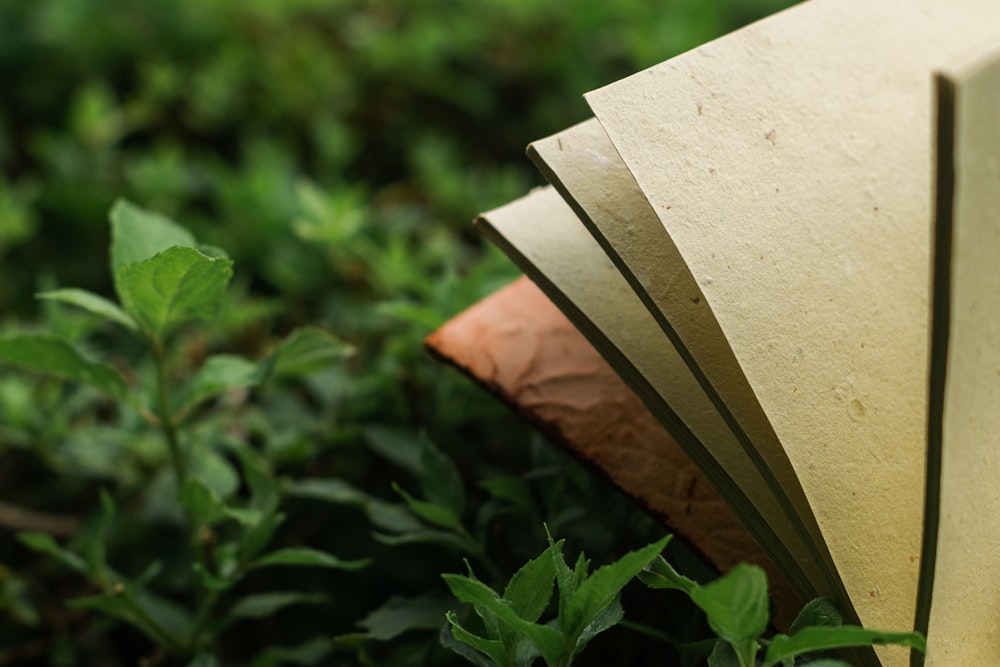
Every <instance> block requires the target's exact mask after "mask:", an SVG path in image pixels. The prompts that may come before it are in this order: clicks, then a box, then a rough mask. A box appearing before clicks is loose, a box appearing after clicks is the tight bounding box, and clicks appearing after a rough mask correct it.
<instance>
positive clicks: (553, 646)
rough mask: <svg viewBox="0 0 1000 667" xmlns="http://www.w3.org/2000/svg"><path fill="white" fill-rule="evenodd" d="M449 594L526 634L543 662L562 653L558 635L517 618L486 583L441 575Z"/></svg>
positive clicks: (511, 607)
mask: <svg viewBox="0 0 1000 667" xmlns="http://www.w3.org/2000/svg"><path fill="white" fill-rule="evenodd" d="M442 576H443V578H444V580H445V583H447V584H448V588H450V589H451V592H452V594H453V595H454V596H455V597H456V598H458V599H459V600H461V601H462V602H468V603H470V604H473V605H475V606H476V608H477V609H480V608H481V609H483V610H485V611H488V612H489V613H491V614H493V615H494V616H496V618H497V620H498V621H500V622H501V623H504V624H506V625H507V626H508V627H510V628H511V629H512V630H514V631H516V632H519V633H520V634H522V635H524V636H526V637H527V638H528V639H530V640H531V642H532V643H533V644H534V645H535V647H536V648H537V649H538V652H539V653H540V654H541V655H542V657H543V658H544V659H545V661H546V662H547V663H549V664H550V665H551V664H557V663H558V661H559V660H560V658H561V657H562V656H563V654H564V653H565V648H566V647H565V644H564V641H563V636H562V634H561V633H560V632H559V631H558V630H556V629H555V628H553V627H551V626H548V625H539V624H537V623H532V622H531V621H528V620H525V619H523V618H521V617H520V616H519V615H518V613H517V611H516V610H515V609H514V605H512V604H511V603H510V602H509V601H508V600H504V599H502V598H501V597H500V596H499V595H497V593H496V591H494V590H493V589H492V588H490V587H489V586H487V585H486V584H484V583H482V582H480V581H476V580H475V579H470V578H469V577H463V576H461V575H454V574H446V575H442Z"/></svg>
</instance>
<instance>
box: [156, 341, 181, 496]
mask: <svg viewBox="0 0 1000 667" xmlns="http://www.w3.org/2000/svg"><path fill="white" fill-rule="evenodd" d="M152 346H153V357H154V358H155V359H156V376H157V380H158V382H159V399H160V401H159V403H160V406H159V412H160V415H159V416H160V428H161V429H162V430H163V435H164V436H165V437H166V439H167V448H168V449H169V450H170V462H171V463H172V464H173V468H174V477H175V478H176V480H177V492H178V493H180V490H181V489H182V488H183V487H184V482H186V481H187V462H186V461H185V460H184V453H183V452H182V451H181V444H180V439H179V438H178V436H177V422H176V420H175V419H174V408H173V406H172V405H171V403H170V375H169V373H168V372H167V359H166V356H167V355H166V350H165V349H164V347H163V342H162V341H161V340H159V339H158V338H157V339H154V340H153V341H152Z"/></svg>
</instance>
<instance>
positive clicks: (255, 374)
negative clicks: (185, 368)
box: [181, 354, 268, 412]
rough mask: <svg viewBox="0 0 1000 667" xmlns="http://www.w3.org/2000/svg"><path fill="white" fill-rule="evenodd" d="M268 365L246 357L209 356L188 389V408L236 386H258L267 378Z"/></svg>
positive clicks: (241, 387)
mask: <svg viewBox="0 0 1000 667" xmlns="http://www.w3.org/2000/svg"><path fill="white" fill-rule="evenodd" d="M267 371H268V369H267V368H265V367H262V365H261V364H257V363H254V362H252V361H249V360H248V359H244V358H243V357H239V356H236V355H231V354H218V355H214V356H211V357H209V358H208V359H206V360H205V363H204V364H202V366H201V368H199V369H198V372H197V373H195V374H194V376H193V377H192V378H191V380H190V381H189V382H188V385H187V386H186V387H185V389H184V399H183V404H184V405H183V407H182V408H181V410H183V411H184V412H188V411H190V410H191V409H192V408H194V407H195V406H197V405H198V404H199V403H201V402H203V401H206V400H208V399H210V398H213V397H215V396H218V395H219V394H222V393H225V392H227V391H230V390H232V389H248V388H251V387H256V386H258V385H259V384H261V383H262V382H264V380H266V379H267Z"/></svg>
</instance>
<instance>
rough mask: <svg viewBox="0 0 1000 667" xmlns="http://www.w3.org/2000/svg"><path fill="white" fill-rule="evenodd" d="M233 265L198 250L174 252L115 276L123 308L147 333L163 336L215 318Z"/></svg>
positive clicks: (170, 250) (125, 268) (176, 249)
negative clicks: (196, 320)
mask: <svg viewBox="0 0 1000 667" xmlns="http://www.w3.org/2000/svg"><path fill="white" fill-rule="evenodd" d="M232 275H233V263H232V261H230V260H229V259H228V258H225V257H215V258H212V257H208V256H206V255H203V254H202V253H200V252H198V251H197V250H195V249H194V248H186V247H173V248H168V249H166V250H164V251H163V252H161V253H159V254H157V255H154V256H153V257H150V258H149V259H146V260H143V261H141V262H132V263H130V264H125V265H124V266H122V267H121V268H119V269H118V272H117V274H116V275H115V288H116V289H117V290H118V298H119V299H121V302H122V306H123V307H124V308H125V311H126V312H128V313H129V314H130V315H131V316H132V317H133V318H135V320H136V321H137V322H138V323H139V325H140V326H141V327H142V328H143V329H144V330H145V331H146V332H147V333H149V334H151V335H153V336H156V337H163V336H164V335H166V334H167V333H169V332H170V331H171V330H173V329H174V328H176V327H177V326H179V325H181V324H184V323H185V322H188V321H190V320H194V319H211V318H212V317H214V316H215V314H216V313H217V312H218V311H219V308H220V306H221V305H222V301H223V299H224V298H225V293H226V286H227V285H228V284H229V280H230V278H232Z"/></svg>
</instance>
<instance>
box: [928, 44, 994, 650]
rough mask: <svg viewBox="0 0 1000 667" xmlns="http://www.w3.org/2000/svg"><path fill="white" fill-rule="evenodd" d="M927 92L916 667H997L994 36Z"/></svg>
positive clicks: (950, 69)
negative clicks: (924, 382)
mask: <svg viewBox="0 0 1000 667" xmlns="http://www.w3.org/2000/svg"><path fill="white" fill-rule="evenodd" d="M939 92H940V101H939V105H940V106H939V115H938V118H939V123H938V129H939V135H938V137H939V150H938V189H937V206H938V209H937V229H936V246H935V292H934V324H933V329H932V334H931V335H932V358H931V369H932V374H931V394H930V396H931V399H930V410H931V419H930V429H929V441H930V448H929V456H928V476H929V478H930V481H929V484H928V497H929V503H928V521H927V538H926V539H927V540H928V542H927V546H926V547H925V554H927V556H926V558H927V560H928V562H926V563H925V567H924V568H923V574H924V577H923V579H922V581H921V605H920V610H921V612H923V613H921V614H918V616H920V617H921V618H920V620H919V621H918V623H920V624H922V622H923V621H926V618H923V616H924V613H926V611H927V608H928V605H929V612H930V627H929V629H928V630H927V642H928V651H927V664H928V665H932V666H938V667H948V666H950V665H997V664H1000V577H998V576H997V569H996V565H997V559H998V555H1000V484H998V480H1000V289H998V287H1000V283H998V271H1000V32H998V34H997V39H995V40H993V41H992V42H990V44H989V46H988V47H987V49H986V55H985V56H984V55H980V56H979V57H977V58H973V59H969V60H966V61H965V62H963V63H962V64H960V65H958V66H956V67H952V68H949V69H948V70H947V71H946V73H945V74H943V75H942V76H941V78H940V80H939ZM935 504H936V505H937V507H935V506H934V505H935ZM928 551H930V553H927V552H928ZM935 554H936V559H935V560H934V561H933V562H932V561H931V559H932V558H933V557H934V555H935ZM922 629H923V628H922Z"/></svg>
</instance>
